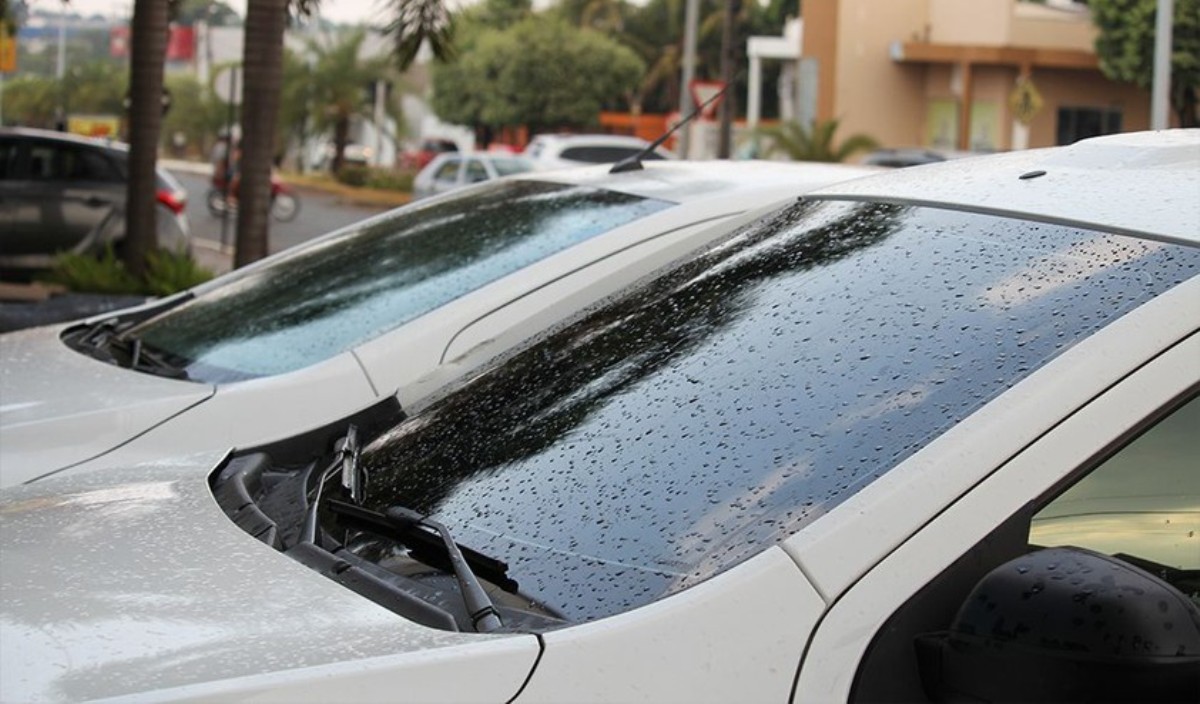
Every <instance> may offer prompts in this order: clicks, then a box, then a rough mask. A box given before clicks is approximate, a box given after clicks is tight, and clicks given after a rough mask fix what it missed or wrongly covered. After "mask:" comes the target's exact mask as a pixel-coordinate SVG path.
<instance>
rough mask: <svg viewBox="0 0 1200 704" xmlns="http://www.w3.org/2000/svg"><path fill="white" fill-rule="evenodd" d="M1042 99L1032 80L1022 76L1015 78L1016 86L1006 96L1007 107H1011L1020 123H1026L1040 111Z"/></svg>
mask: <svg viewBox="0 0 1200 704" xmlns="http://www.w3.org/2000/svg"><path fill="white" fill-rule="evenodd" d="M1043 104H1044V101H1043V100H1042V95H1041V93H1039V92H1038V89H1037V87H1036V86H1034V85H1033V80H1032V79H1030V78H1026V77H1024V76H1022V77H1021V78H1018V79H1017V86H1016V87H1015V88H1013V91H1012V93H1011V94H1010V95H1009V96H1008V107H1009V108H1010V109H1012V114H1013V117H1014V118H1016V120H1017V121H1018V122H1020V123H1021V124H1022V125H1028V124H1029V123H1030V122H1032V121H1033V118H1034V117H1036V116H1037V114H1038V112H1040V111H1041V109H1042V105H1043Z"/></svg>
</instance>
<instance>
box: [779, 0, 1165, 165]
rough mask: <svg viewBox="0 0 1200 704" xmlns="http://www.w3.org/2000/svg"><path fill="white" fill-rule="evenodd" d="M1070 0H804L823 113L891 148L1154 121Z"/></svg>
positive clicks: (1083, 132)
mask: <svg viewBox="0 0 1200 704" xmlns="http://www.w3.org/2000/svg"><path fill="white" fill-rule="evenodd" d="M1096 32H1097V30H1096V29H1095V27H1094V25H1093V24H1092V20H1091V16H1090V14H1089V12H1088V10H1087V7H1086V6H1085V5H1082V4H1078V3H1073V2H1070V1H1069V0H1058V1H1055V0H1049V1H1048V2H1047V3H1046V4H1038V3H1029V2H1020V1H1019V0H804V27H803V39H802V45H801V46H802V52H801V56H802V59H801V60H802V62H806V63H808V64H809V65H810V68H811V69H812V70H810V71H809V72H808V73H807V75H808V76H810V77H812V80H814V81H815V83H816V89H815V90H814V91H812V93H813V94H815V115H816V119H818V120H828V119H834V118H837V119H840V120H841V127H840V130H841V131H842V133H843V134H851V133H858V132H861V133H865V134H869V135H871V136H873V137H875V139H877V140H878V141H879V142H880V143H881V144H883V145H885V146H890V147H902V146H924V147H934V148H941V149H948V150H971V151H985V152H986V151H1000V150H1009V149H1023V148H1027V147H1044V146H1052V145H1056V144H1069V143H1071V142H1074V141H1076V140H1078V139H1083V138H1085V137H1090V136H1095V135H1097V134H1107V133H1111V132H1125V131H1132V130H1141V129H1147V128H1148V127H1149V124H1150V95H1149V92H1148V91H1145V90H1142V89H1139V88H1137V87H1136V86H1134V85H1132V84H1129V83H1123V82H1115V81H1110V80H1109V79H1107V78H1105V77H1104V75H1103V74H1101V73H1100V70H1099V68H1098V62H1097V59H1096V55H1095V52H1094V50H1093V46H1094V43H1095V38H1096Z"/></svg>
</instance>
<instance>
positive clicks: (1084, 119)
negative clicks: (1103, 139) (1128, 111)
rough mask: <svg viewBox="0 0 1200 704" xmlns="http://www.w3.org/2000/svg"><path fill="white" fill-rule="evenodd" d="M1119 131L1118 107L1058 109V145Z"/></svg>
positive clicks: (1119, 116)
mask: <svg viewBox="0 0 1200 704" xmlns="http://www.w3.org/2000/svg"><path fill="white" fill-rule="evenodd" d="M1120 131H1121V111H1120V110H1119V109H1118V108H1059V109H1058V144H1059V145H1063V144H1073V143H1075V142H1078V141H1079V140H1081V139H1087V138H1088V137H1098V136H1100V135H1102V134H1113V133H1114V132H1120Z"/></svg>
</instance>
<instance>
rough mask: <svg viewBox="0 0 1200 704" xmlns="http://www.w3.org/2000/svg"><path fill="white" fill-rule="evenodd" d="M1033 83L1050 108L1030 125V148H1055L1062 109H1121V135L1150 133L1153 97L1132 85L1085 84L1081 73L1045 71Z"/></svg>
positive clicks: (1094, 81) (1039, 73)
mask: <svg viewBox="0 0 1200 704" xmlns="http://www.w3.org/2000/svg"><path fill="white" fill-rule="evenodd" d="M1033 80H1034V82H1035V84H1036V85H1037V87H1038V90H1039V91H1041V93H1042V95H1043V96H1045V97H1046V107H1045V108H1044V109H1043V110H1042V111H1041V113H1039V114H1038V115H1037V117H1035V118H1034V119H1033V121H1032V122H1031V123H1030V125H1029V145H1030V146H1035V147H1037V146H1043V147H1044V146H1051V145H1053V144H1054V143H1055V141H1056V139H1057V130H1058V123H1057V118H1058V108H1060V107H1063V108H1079V107H1089V108H1117V109H1119V110H1120V111H1121V131H1123V132H1134V131H1138V130H1148V129H1150V96H1149V94H1147V92H1146V91H1144V90H1141V89H1140V88H1138V87H1137V86H1135V85H1133V84H1132V83H1114V82H1110V81H1100V80H1091V81H1081V80H1080V79H1079V72H1078V71H1066V70H1049V69H1043V70H1040V71H1037V72H1036V73H1034V76H1033Z"/></svg>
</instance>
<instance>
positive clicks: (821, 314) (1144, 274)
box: [353, 201, 1200, 621]
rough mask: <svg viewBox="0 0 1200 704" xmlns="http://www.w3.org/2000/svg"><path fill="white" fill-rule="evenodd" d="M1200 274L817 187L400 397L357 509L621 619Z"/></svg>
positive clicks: (1191, 265) (1157, 251)
mask: <svg viewBox="0 0 1200 704" xmlns="http://www.w3.org/2000/svg"><path fill="white" fill-rule="evenodd" d="M1198 265H1200V251H1197V250H1195V249H1190V248H1185V247H1180V246H1176V245H1169V244H1161V243H1157V242H1148V241H1143V240H1138V239H1133V238H1129V237H1125V236H1117V235H1112V234H1107V233H1102V232H1095V231H1088V230H1079V229H1073V228H1070V227H1064V226H1059V225H1050V224H1044V223H1033V222H1026V221H1019V220H1014V219H1008V218H1001V217H994V216H988V215H980V214H972V213H964V212H956V211H947V210H938V209H930V208H922V207H908V206H898V205H883V204H869V203H852V202H838V201H829V202H819V201H818V202H808V203H801V204H798V205H795V206H791V207H789V208H788V209H786V210H783V211H780V212H779V213H778V214H776V215H774V216H772V217H770V218H768V219H766V220H765V221H761V222H760V223H758V224H754V225H751V226H749V227H748V228H745V229H743V230H742V231H740V232H738V233H735V234H734V235H733V237H732V238H731V239H727V240H724V241H723V242H721V243H718V244H716V245H714V246H712V247H711V248H709V249H707V250H706V251H705V252H703V253H701V254H699V255H697V256H696V257H695V258H692V259H691V260H689V261H686V262H683V263H681V264H679V265H678V266H677V267H676V268H674V269H673V270H671V271H670V272H669V273H666V274H664V275H662V276H661V277H659V278H656V279H652V280H649V281H647V282H646V283H643V284H641V285H639V286H637V287H635V288H633V289H630V290H628V291H626V292H625V293H623V294H621V295H620V296H618V297H616V298H614V299H612V300H610V301H608V302H605V303H603V304H600V305H598V306H596V307H595V308H594V309H593V310H591V311H590V312H587V313H585V314H583V315H581V316H580V317H578V318H577V319H576V320H575V321H573V322H571V323H569V324H566V325H564V326H562V327H560V328H559V329H557V330H554V331H552V332H549V333H546V334H545V335H543V336H542V337H541V338H540V339H538V340H537V341H535V342H533V343H532V344H531V345H530V346H528V347H527V348H525V349H523V350H522V351H520V352H518V353H514V354H512V355H511V356H509V357H507V358H506V359H504V360H501V361H499V362H497V363H496V364H494V365H493V366H491V367H490V368H489V369H488V370H486V371H485V372H484V373H482V374H480V375H477V376H475V377H473V378H471V379H470V380H468V381H465V382H463V383H462V384H461V385H460V386H458V387H457V388H455V389H453V390H451V391H448V392H446V393H445V394H444V395H442V396H441V397H440V398H437V399H434V400H432V401H430V402H428V403H427V404H426V405H424V406H423V407H421V408H413V409H409V410H410V412H411V418H410V419H409V420H407V421H405V422H402V423H400V424H399V425H397V426H395V427H394V428H392V429H391V430H390V431H388V432H386V433H384V434H382V435H380V436H378V437H377V438H376V439H375V440H374V441H373V442H371V443H370V444H369V445H368V446H367V447H366V448H365V450H364V453H363V457H362V461H363V463H364V467H365V468H366V472H365V475H366V476H369V477H370V483H369V485H368V488H367V492H366V497H365V505H366V506H367V507H369V508H374V509H378V510H385V509H386V508H387V507H390V506H393V505H404V506H408V507H411V508H413V509H415V510H417V511H420V512H422V513H428V514H431V515H432V516H434V517H436V518H437V519H438V520H440V521H442V522H443V523H446V524H448V525H453V526H454V527H455V536H456V539H457V540H459V541H460V542H461V543H463V544H465V545H469V546H471V547H473V548H475V549H477V550H479V551H481V552H482V553H485V554H487V555H491V556H494V557H496V558H498V559H502V560H504V561H505V562H507V564H508V566H509V573H508V574H509V576H510V577H511V578H512V579H514V580H515V581H516V582H517V583H518V584H520V587H521V594H522V595H523V596H524V597H526V598H528V599H530V600H531V601H533V602H536V603H538V604H542V605H545V607H546V608H548V609H550V610H551V611H553V612H555V613H558V614H561V615H562V616H563V617H564V618H565V619H566V620H568V621H579V620H589V619H595V618H600V617H603V616H606V615H611V614H615V613H618V612H622V611H625V610H627V609H630V608H634V607H637V606H639V605H644V604H647V603H649V602H652V601H655V600H656V599H659V598H661V597H664V596H666V595H668V594H671V593H674V592H676V591H679V590H681V589H683V588H686V587H687V586H689V585H692V584H695V583H697V582H699V581H701V580H704V579H707V578H709V577H711V576H712V575H714V574H717V573H719V572H721V571H723V570H726V569H728V568H729V567H731V566H733V565H735V564H737V563H739V562H741V561H743V560H746V559H748V558H749V557H751V556H752V555H754V554H756V553H759V552H760V551H762V550H764V549H765V548H767V547H768V546H771V545H775V544H777V543H778V542H779V541H781V540H783V539H785V538H787V537H788V536H790V535H793V534H795V533H796V532H797V531H798V530H801V529H802V528H803V527H804V526H805V525H806V524H808V523H810V522H811V521H813V520H814V519H815V518H817V517H819V516H821V515H822V514H825V513H826V512H828V511H830V510H831V509H832V508H834V507H835V506H837V505H838V504H839V503H840V502H842V501H844V500H846V498H847V497H849V496H851V495H853V494H854V493H855V492H857V491H859V490H860V489H862V488H863V487H864V486H866V485H867V484H869V483H870V482H871V481H873V480H874V479H876V478H878V477H880V476H881V475H883V474H884V473H886V472H887V471H889V469H891V468H893V467H895V466H896V465H897V464H898V463H900V462H902V461H903V460H904V459H905V458H907V457H909V456H911V455H912V454H913V453H915V452H916V451H917V450H919V449H920V448H922V447H924V446H925V445H927V444H928V443H929V442H930V441H931V440H932V439H933V438H935V437H937V436H938V435H940V434H941V433H943V432H945V431H946V430H947V429H949V428H951V427H952V426H954V425H955V424H956V423H958V422H959V421H961V420H963V419H964V418H965V417H967V416H968V415H970V414H971V413H973V412H974V411H976V410H977V409H979V408H980V407H981V406H983V405H984V404H985V403H987V402H988V401H989V400H990V399H993V398H995V397H996V396H997V395H998V394H1000V393H1002V392H1003V391H1005V390H1006V389H1008V388H1010V387H1012V386H1013V385H1014V384H1015V383H1017V382H1018V381H1019V380H1021V379H1022V378H1024V377H1026V376H1028V375H1029V374H1030V373H1032V372H1033V371H1034V370H1036V369H1038V368H1039V367H1041V366H1042V365H1044V364H1046V363H1047V361H1048V360H1051V359H1053V358H1054V357H1056V356H1057V355H1059V354H1060V353H1062V352H1063V351H1064V350H1066V349H1068V348H1070V347H1072V346H1073V345H1075V344H1076V343H1078V342H1079V341H1080V340H1082V339H1084V338H1085V337H1087V336H1089V335H1091V334H1092V333H1094V332H1095V331H1096V330H1098V329H1100V328H1102V327H1103V326H1105V325H1107V324H1108V323H1110V322H1111V321H1113V320H1114V319H1116V318H1118V317H1119V316H1121V315H1122V314H1124V313H1126V312H1128V311H1130V310H1132V309H1134V308H1135V307H1137V306H1138V305H1140V304H1141V303H1143V302H1145V301H1147V300H1149V299H1150V298H1152V297H1154V296H1155V295H1157V294H1159V293H1161V292H1163V291H1165V290H1167V289H1169V288H1171V287H1172V286H1174V285H1176V284H1177V283H1179V282H1180V281H1182V280H1185V279H1187V278H1188V277H1191V276H1193V275H1194V274H1195V272H1196V271H1197V270H1198V269H1197V266H1198ZM381 540H382V539H374V540H366V541H363V543H361V544H357V546H355V547H353V549H355V550H358V551H359V552H360V554H362V555H368V556H369V555H373V554H374V555H378V554H384V553H386V548H383V547H381V546H380V545H378V544H377V543H378V542H379V541H381Z"/></svg>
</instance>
